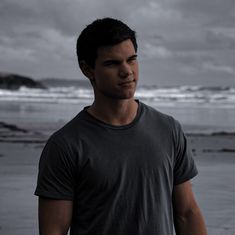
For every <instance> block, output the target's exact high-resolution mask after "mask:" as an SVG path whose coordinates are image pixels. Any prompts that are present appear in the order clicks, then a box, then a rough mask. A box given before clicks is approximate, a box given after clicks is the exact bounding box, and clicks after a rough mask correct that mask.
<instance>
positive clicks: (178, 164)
mask: <svg viewBox="0 0 235 235" xmlns="http://www.w3.org/2000/svg"><path fill="white" fill-rule="evenodd" d="M174 144H175V159H174V184H175V185H176V184H181V183H183V182H185V181H187V180H190V179H192V178H193V177H195V176H196V175H197V174H198V171H197V168H196V165H195V162H194V159H193V156H192V152H191V150H190V149H189V145H188V142H187V139H186V136H185V134H184V132H183V130H182V127H181V125H180V123H179V122H178V121H176V120H175V125H174Z"/></svg>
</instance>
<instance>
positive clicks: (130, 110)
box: [87, 98, 138, 126]
mask: <svg viewBox="0 0 235 235" xmlns="http://www.w3.org/2000/svg"><path fill="white" fill-rule="evenodd" d="M137 110H138V103H137V102H136V101H135V100H134V98H132V99H126V100H116V99H112V100H109V102H107V100H106V102H101V101H100V102H99V101H98V100H95V101H94V103H93V104H92V105H91V106H90V107H89V108H88V110H87V111H88V112H89V113H90V114H91V115H92V116H94V117H95V118H97V119H99V120H101V121H103V122H105V123H108V124H111V125H116V126H120V125H127V124H130V123H131V122H132V121H133V120H134V119H135V117H136V114H137Z"/></svg>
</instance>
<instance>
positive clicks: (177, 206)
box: [173, 180, 198, 217]
mask: <svg viewBox="0 0 235 235" xmlns="http://www.w3.org/2000/svg"><path fill="white" fill-rule="evenodd" d="M173 208H174V215H176V216H181V217H187V215H188V214H189V213H192V212H194V211H195V210H197V209H198V205H197V202H196V199H195V197H194V194H193V190H192V184H191V182H190V180H188V181H186V182H184V183H182V184H178V185H175V186H174V189H173Z"/></svg>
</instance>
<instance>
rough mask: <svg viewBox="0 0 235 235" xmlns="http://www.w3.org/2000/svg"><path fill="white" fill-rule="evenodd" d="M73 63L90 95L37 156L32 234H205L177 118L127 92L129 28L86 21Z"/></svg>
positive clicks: (133, 51)
mask: <svg viewBox="0 0 235 235" xmlns="http://www.w3.org/2000/svg"><path fill="white" fill-rule="evenodd" d="M77 55H78V61H79V66H80V68H81V70H82V72H83V73H84V75H85V76H86V77H87V78H88V79H89V80H90V82H91V84H92V87H93V90H94V96H95V98H94V102H93V104H92V105H91V106H89V107H85V108H84V110H82V111H81V112H80V113H79V114H78V115H77V116H76V117H75V118H74V119H73V120H72V121H70V122H69V123H68V124H66V125H65V126H64V127H63V128H62V129H60V130H59V131H57V132H56V133H54V134H53V135H52V136H51V137H50V139H49V140H48V142H47V144H46V146H45V148H44V150H43V153H42V156H41V159H40V164H39V175H38V184H37V188H36V192H35V194H36V195H38V196H39V230H40V234H41V235H62V234H67V232H68V230H69V229H70V234H72V235H75V234H76V235H88V234H89V235H95V234H97V235H132V234H133V235H172V234H173V230H174V229H173V225H174V227H175V231H176V234H180V235H205V234H206V228H205V224H204V221H203V218H202V215H201V212H200V210H199V208H198V206H197V203H196V201H195V198H194V195H193V192H192V188H191V184H190V179H191V178H193V177H194V176H195V175H196V174H197V169H196V167H195V164H194V161H193V159H192V156H191V154H190V151H189V150H188V146H187V142H186V139H185V136H184V134H183V132H182V130H181V127H180V124H179V123H178V122H177V121H175V120H174V119H173V118H172V117H170V116H168V115H165V114H162V113H160V112H158V111H156V110H154V109H153V108H151V107H149V106H147V105H145V104H143V103H142V102H140V101H138V100H135V99H134V93H135V90H136V85H137V81H138V61H137V43H136V37H135V32H134V31H132V30H131V29H130V28H129V27H128V26H127V25H126V24H124V23H123V22H121V21H119V20H115V19H111V18H104V19H99V20H96V21H94V22H93V23H92V24H90V25H88V26H87V27H86V28H85V29H84V30H83V31H82V33H81V34H80V36H79V38H78V40H77Z"/></svg>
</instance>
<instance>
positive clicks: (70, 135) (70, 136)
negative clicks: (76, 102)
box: [48, 111, 84, 148]
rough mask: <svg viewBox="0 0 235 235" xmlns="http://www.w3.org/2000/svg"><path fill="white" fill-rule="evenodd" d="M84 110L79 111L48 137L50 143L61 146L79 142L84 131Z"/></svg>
mask: <svg viewBox="0 0 235 235" xmlns="http://www.w3.org/2000/svg"><path fill="white" fill-rule="evenodd" d="M83 119H84V117H83V111H81V112H80V113H78V114H77V115H76V116H75V117H74V118H73V119H72V120H70V121H69V122H67V123H66V124H65V125H64V126H62V127H61V128H60V129H58V130H56V131H55V132H54V133H53V134H52V135H51V136H50V137H49V139H48V143H50V144H53V145H57V146H59V147H60V148H63V147H64V146H66V145H67V146H68V145H72V144H73V143H74V142H76V144H77V142H79V140H80V139H81V138H82V133H84V131H83V129H84V125H83V122H84V120H83Z"/></svg>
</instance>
